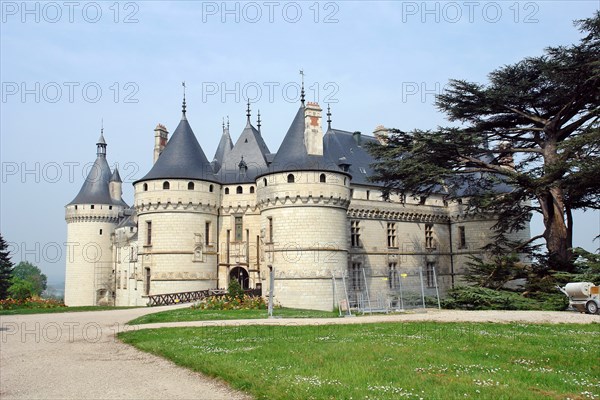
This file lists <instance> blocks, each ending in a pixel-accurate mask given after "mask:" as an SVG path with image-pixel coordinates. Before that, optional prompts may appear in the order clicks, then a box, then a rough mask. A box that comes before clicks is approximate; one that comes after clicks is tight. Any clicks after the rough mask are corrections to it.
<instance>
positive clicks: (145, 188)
mask: <svg viewBox="0 0 600 400" xmlns="http://www.w3.org/2000/svg"><path fill="white" fill-rule="evenodd" d="M147 191H148V184H147V183H144V192H147Z"/></svg>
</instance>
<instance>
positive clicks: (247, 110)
mask: <svg viewBox="0 0 600 400" xmlns="http://www.w3.org/2000/svg"><path fill="white" fill-rule="evenodd" d="M246 117H248V125H249V124H250V99H248V108H247V109H246Z"/></svg>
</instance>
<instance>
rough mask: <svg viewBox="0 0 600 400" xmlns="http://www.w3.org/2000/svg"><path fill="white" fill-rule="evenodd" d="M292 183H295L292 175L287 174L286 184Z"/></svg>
mask: <svg viewBox="0 0 600 400" xmlns="http://www.w3.org/2000/svg"><path fill="white" fill-rule="evenodd" d="M294 181H295V178H294V174H289V175H288V176H287V182H288V183H294Z"/></svg>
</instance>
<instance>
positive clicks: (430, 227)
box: [425, 224, 436, 249]
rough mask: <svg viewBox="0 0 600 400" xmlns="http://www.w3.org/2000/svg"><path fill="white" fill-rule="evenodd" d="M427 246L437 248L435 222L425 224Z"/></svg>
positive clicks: (427, 247)
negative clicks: (434, 232) (434, 235)
mask: <svg viewBox="0 0 600 400" xmlns="http://www.w3.org/2000/svg"><path fill="white" fill-rule="evenodd" d="M425 248H426V249H435V248H436V243H435V238H434V237H433V224H427V225H425Z"/></svg>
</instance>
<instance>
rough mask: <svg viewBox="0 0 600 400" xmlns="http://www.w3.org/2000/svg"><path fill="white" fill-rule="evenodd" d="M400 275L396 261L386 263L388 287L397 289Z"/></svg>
mask: <svg viewBox="0 0 600 400" xmlns="http://www.w3.org/2000/svg"><path fill="white" fill-rule="evenodd" d="M399 279H400V276H399V275H398V263H395V262H391V263H389V264H388V287H389V288H390V289H398V287H399V286H400V285H399V284H400V282H399Z"/></svg>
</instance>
